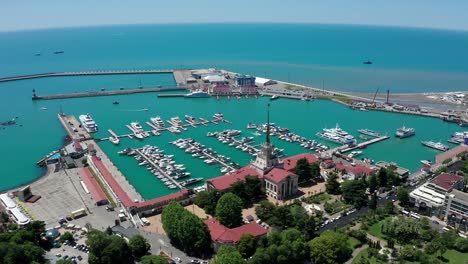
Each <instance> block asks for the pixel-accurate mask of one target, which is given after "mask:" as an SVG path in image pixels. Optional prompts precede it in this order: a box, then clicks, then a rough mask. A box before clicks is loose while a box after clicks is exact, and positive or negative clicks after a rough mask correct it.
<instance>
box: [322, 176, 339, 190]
mask: <svg viewBox="0 0 468 264" xmlns="http://www.w3.org/2000/svg"><path fill="white" fill-rule="evenodd" d="M325 187H326V188H327V193H329V194H340V191H341V190H340V183H339V182H338V175H336V173H330V174H329V175H328V179H327V182H326V183H325Z"/></svg>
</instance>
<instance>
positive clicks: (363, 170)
mask: <svg viewBox="0 0 468 264" xmlns="http://www.w3.org/2000/svg"><path fill="white" fill-rule="evenodd" d="M335 167H336V169H337V170H344V171H346V172H347V173H352V174H354V175H358V174H369V173H372V172H373V171H374V170H373V169H371V168H368V167H366V166H362V165H360V164H357V165H356V166H345V165H343V163H337V164H336V165H335Z"/></svg>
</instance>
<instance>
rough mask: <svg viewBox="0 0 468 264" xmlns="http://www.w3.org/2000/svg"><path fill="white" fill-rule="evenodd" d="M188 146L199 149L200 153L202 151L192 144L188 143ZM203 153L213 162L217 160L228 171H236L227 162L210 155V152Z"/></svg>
mask: <svg viewBox="0 0 468 264" xmlns="http://www.w3.org/2000/svg"><path fill="white" fill-rule="evenodd" d="M187 143H188V145H189V146H190V147H191V148H195V149H197V150H198V151H201V149H200V147H198V146H196V145H194V144H192V143H190V142H187ZM202 152H203V155H205V156H207V157H208V158H210V159H212V160H216V161H217V162H218V163H219V164H221V165H223V166H224V167H227V168H228V169H230V170H234V169H235V168H234V167H232V166H231V165H229V164H227V163H226V162H224V161H222V160H221V159H219V158H217V157H215V156H213V155H211V154H210V153H208V151H202Z"/></svg>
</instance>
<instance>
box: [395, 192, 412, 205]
mask: <svg viewBox="0 0 468 264" xmlns="http://www.w3.org/2000/svg"><path fill="white" fill-rule="evenodd" d="M397 198H398V201H400V204H401V205H402V206H407V205H409V201H410V199H409V198H410V197H409V192H408V189H406V188H405V187H400V188H398V191H397Z"/></svg>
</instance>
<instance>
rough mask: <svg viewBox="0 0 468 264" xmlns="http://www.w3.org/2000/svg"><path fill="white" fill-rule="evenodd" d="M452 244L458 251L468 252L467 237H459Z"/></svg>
mask: <svg viewBox="0 0 468 264" xmlns="http://www.w3.org/2000/svg"><path fill="white" fill-rule="evenodd" d="M454 246H455V249H457V250H458V251H460V252H463V253H466V252H468V239H466V238H462V237H459V238H457V239H456V240H455V244H454Z"/></svg>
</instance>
